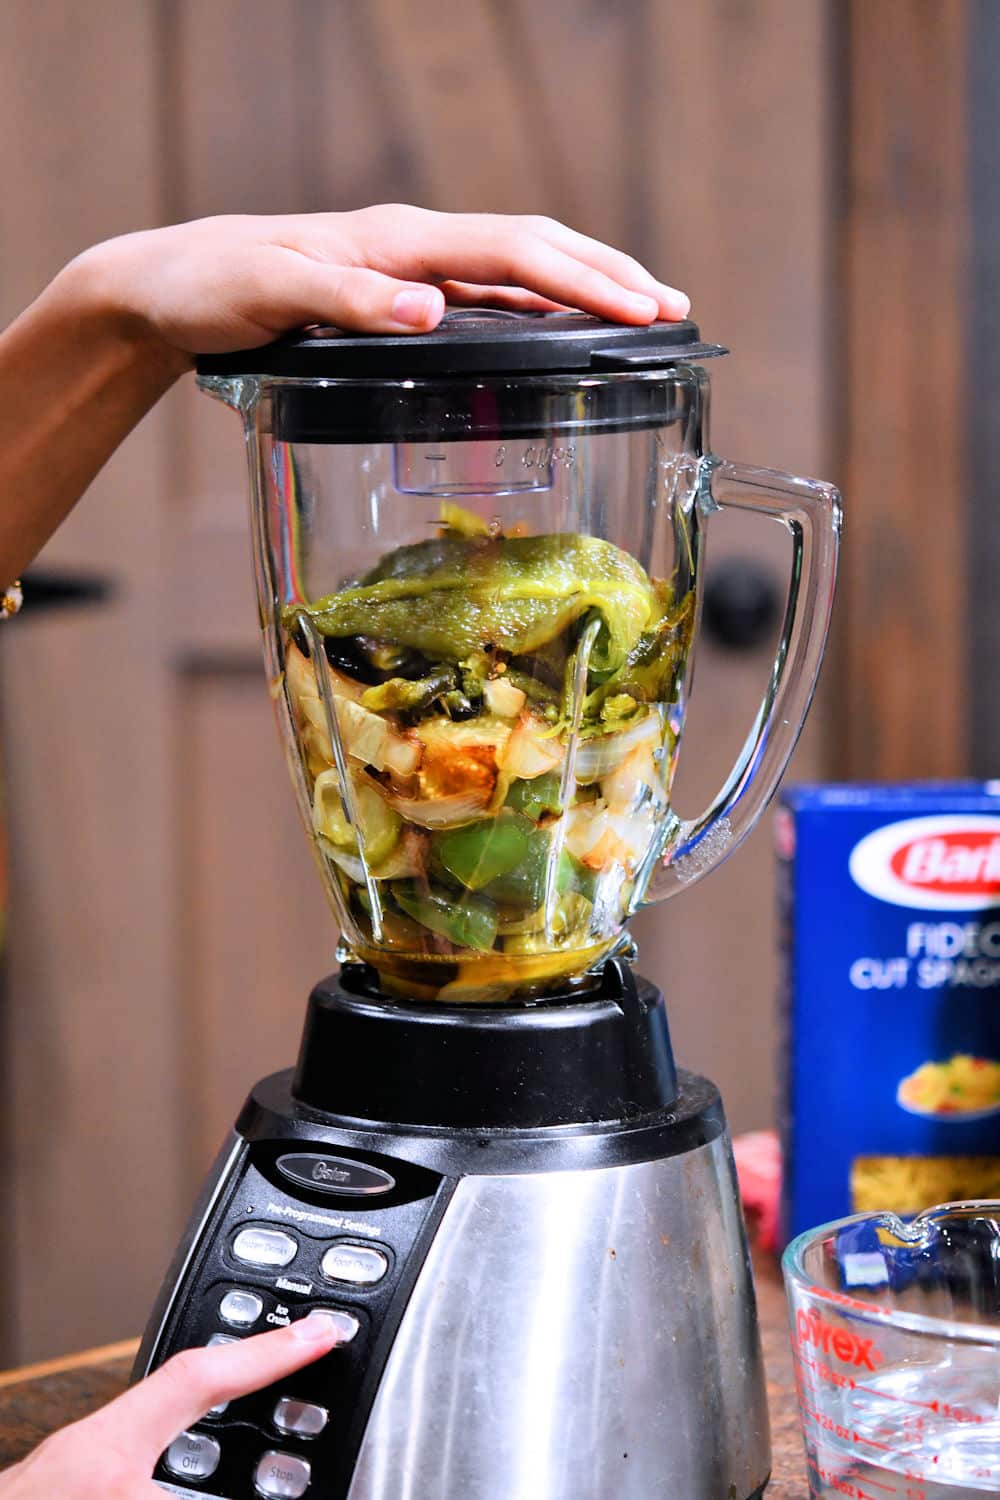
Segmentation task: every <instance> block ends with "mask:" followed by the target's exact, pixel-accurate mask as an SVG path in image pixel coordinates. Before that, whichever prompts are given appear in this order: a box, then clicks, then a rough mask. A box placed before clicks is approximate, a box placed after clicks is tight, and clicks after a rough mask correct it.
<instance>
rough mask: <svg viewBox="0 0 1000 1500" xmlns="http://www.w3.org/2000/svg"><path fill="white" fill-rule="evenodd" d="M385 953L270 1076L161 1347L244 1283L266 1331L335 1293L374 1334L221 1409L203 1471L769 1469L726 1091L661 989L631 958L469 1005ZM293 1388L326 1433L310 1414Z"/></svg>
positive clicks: (621, 1480)
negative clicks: (673, 1045) (601, 976)
mask: <svg viewBox="0 0 1000 1500" xmlns="http://www.w3.org/2000/svg"><path fill="white" fill-rule="evenodd" d="M363 978H364V976H359V975H357V974H350V973H347V974H342V975H341V976H339V977H334V978H331V979H330V980H325V981H322V982H321V983H320V984H319V985H318V986H317V987H316V989H315V990H314V991H313V995H312V997H311V999H310V1019H309V1022H308V1023H307V1026H306V1031H305V1037H304V1042H303V1055H302V1058H301V1059H300V1066H299V1069H298V1070H297V1072H296V1073H295V1074H294V1075H293V1074H291V1073H287V1072H286V1073H280V1074H274V1075H272V1076H271V1077H270V1078H266V1079H262V1080H261V1081H260V1082H259V1083H258V1084H257V1085H256V1086H255V1088H254V1089H253V1091H252V1093H251V1095H250V1098H249V1099H248V1100H247V1103H246V1105H245V1106H244V1109H243V1111H242V1112H241V1114H240V1117H239V1120H238V1122H237V1130H236V1136H235V1138H234V1140H233V1142H232V1143H231V1149H229V1150H228V1151H227V1152H226V1153H224V1155H223V1156H222V1157H220V1160H219V1163H218V1166H217V1169H216V1173H215V1174H214V1176H213V1178H212V1180H211V1182H210V1183H209V1185H208V1187H207V1189H206V1191H205V1194H204V1196H203V1200H202V1203H201V1204H200V1206H199V1208H198V1210H197V1211H196V1213H195V1215H194V1217H193V1219H192V1222H191V1226H190V1229H189V1231H188V1234H187V1236H186V1237H185V1240H184V1242H183V1244H182V1246H181V1247H180V1249H179V1251H178V1254H177V1257H176V1259H175V1262H174V1266H173V1267H172V1269H171V1272H170V1274H169V1275H168V1277H167V1280H166V1282H165V1284H164V1287H163V1291H162V1294H161V1297H160V1300H159V1303H158V1305H157V1308H156V1311H155V1313H154V1316H153V1318H152V1320H151V1322H150V1325H149V1328H148V1330H147V1334H146V1338H145V1339H144V1341H143V1345H142V1348H141V1350H140V1354H139V1358H138V1360H137V1363H136V1375H137V1376H140V1375H144V1374H147V1373H148V1372H149V1371H150V1370H152V1369H154V1368H156V1366H158V1365H160V1364H162V1363H163V1361H164V1360H165V1359H167V1358H169V1356H170V1355H171V1354H172V1353H173V1352H174V1351H175V1350H178V1349H183V1348H187V1347H191V1346H193V1345H198V1344H204V1343H207V1342H208V1341H210V1340H211V1339H212V1338H213V1337H215V1336H217V1335H218V1334H219V1333H226V1332H229V1331H231V1330H230V1325H229V1324H228V1322H227V1317H228V1314H227V1311H226V1307H225V1303H226V1301H227V1300H228V1299H229V1298H230V1297H231V1295H232V1293H233V1292H238V1293H241V1294H242V1295H243V1297H244V1299H248V1300H249V1302H250V1304H251V1306H252V1307H253V1308H254V1309H255V1310H256V1315H255V1316H254V1317H253V1318H252V1320H251V1321H250V1322H248V1323H247V1324H246V1328H245V1330H244V1331H246V1332H250V1331H253V1330H255V1329H256V1328H258V1327H264V1326H267V1325H268V1324H273V1323H277V1322H287V1321H289V1319H294V1318H298V1317H303V1316H305V1315H306V1314H307V1313H308V1311H309V1310H310V1308H312V1307H316V1306H321V1307H326V1308H334V1309H338V1310H340V1311H342V1312H344V1313H346V1314H348V1315H349V1319H350V1321H351V1322H352V1323H353V1324H354V1325H355V1326H354V1335H353V1337H351V1338H349V1339H348V1341H347V1342H346V1343H345V1344H344V1345H343V1346H342V1347H340V1348H339V1349H337V1350H335V1351H333V1353H332V1354H330V1355H327V1356H326V1357H325V1358H323V1359H321V1360H319V1361H318V1362H317V1363H316V1364H315V1365H312V1366H310V1367H308V1368H307V1369H305V1370H303V1371H300V1372H298V1373H297V1374H296V1375H295V1376H293V1377H290V1378H289V1379H288V1380H287V1381H283V1382H280V1383H279V1384H278V1385H277V1386H275V1387H272V1388H270V1389H269V1390H266V1391H261V1392H256V1393H252V1394H251V1395H249V1396H246V1397H241V1398H239V1399H238V1400H236V1401H234V1402H232V1403H230V1405H229V1406H228V1407H227V1408H226V1409H225V1410H224V1411H222V1412H220V1413H216V1414H214V1415H211V1414H210V1415H209V1416H208V1417H206V1419H205V1421H204V1422H203V1423H199V1424H196V1427H195V1432H194V1437H193V1442H194V1443H195V1445H196V1446H197V1445H199V1444H200V1449H201V1453H202V1455H207V1461H209V1462H211V1463H214V1467H211V1468H208V1467H206V1468H205V1469H204V1471H203V1474H202V1477H203V1479H204V1480H207V1481H208V1485H207V1487H206V1489H203V1490H200V1491H198V1493H206V1492H207V1491H211V1494H212V1496H214V1497H226V1500H250V1497H251V1496H253V1495H255V1494H266V1493H272V1494H276V1493H284V1492H285V1491H282V1490H281V1489H280V1484H284V1483H285V1479H286V1478H287V1477H288V1476H291V1479H292V1480H293V1481H296V1483H297V1484H298V1488H297V1489H296V1490H295V1492H296V1493H298V1494H301V1495H303V1496H304V1497H305V1500H310V1497H312V1496H315V1497H316V1500H751V1497H753V1496H755V1495H759V1494H760V1492H761V1491H762V1488H763V1486H764V1484H765V1483H766V1478H767V1475H768V1472H769V1469H770V1454H769V1443H768V1422H767V1408H766V1399H765V1386H764V1376H763V1367H762V1360H761V1353H760V1345H759V1339H758V1330H757V1319H756V1309H755V1304H754V1294H753V1284H752V1278H751V1272H750V1263H749V1256H748V1253H747V1246H746V1239H745V1235H744V1230H743V1220H742V1215H741V1212H740V1206H739V1197H738V1193H737V1185H736V1175H735V1171H734V1168H733V1161H732V1153H731V1151H730V1146H729V1138H728V1134H727V1131H726V1128H725V1120H724V1116H723V1112H722V1105H721V1101H720V1099H719V1096H718V1092H717V1090H716V1089H715V1088H714V1086H713V1085H712V1084H711V1083H709V1082H708V1080H707V1079H703V1078H698V1077H697V1076H695V1075H693V1074H690V1073H686V1072H684V1071H683V1070H675V1069H674V1066H673V1063H672V1060H671V1057H670V1049H669V1039H668V1036H667V1030H666V1018H665V1014H664V1010H663V1001H662V997H661V996H660V995H659V992H658V991H656V990H655V989H654V988H653V987H652V986H650V985H648V984H647V983H646V982H645V981H642V980H638V981H637V980H636V979H635V977H634V976H631V974H630V973H629V972H628V971H626V970H621V969H612V968H610V967H609V969H608V972H607V973H606V974H605V985H604V989H603V990H602V991H601V992H600V993H598V994H596V995H594V996H592V997H590V998H588V999H587V1000H574V1001H572V1002H570V1003H562V1002H550V1003H546V1004H543V1005H538V1006H536V1007H527V1008H518V1009H517V1010H512V1011H510V1012H509V1013H507V1012H505V1011H503V1010H500V1009H497V1010H494V1011H492V1012H490V1013H488V1014H480V1013H479V1012H474V1013H473V1014H472V1015H468V1014H467V1013H466V1011H465V1010H461V1011H460V1010H459V1008H457V1007H455V1008H452V1011H449V1009H448V1008H447V1007H442V1006H436V1007H421V1006H418V1005H411V1004H407V1003H404V1002H400V1001H394V1002H392V1003H391V1004H389V1003H387V1002H382V1003H380V1004H376V1003H373V1002H372V1000H371V999H370V998H369V997H368V996H367V995H366V993H365V992H364V987H363V985H362V984H361V980H362V979H363ZM324 1062H325V1066H323V1064H324ZM445 1064H446V1065H445ZM657 1098H659V1099H660V1102H659V1104H656V1102H655V1101H656V1099H657ZM366 1100H367V1101H368V1110H369V1112H368V1113H365V1112H364V1108H363V1106H364V1105H365V1101H366ZM338 1102H339V1109H338V1108H337V1103H338ZM572 1109H575V1110H576V1111H577V1118H576V1120H575V1121H574V1120H573V1119H572V1116H570V1118H569V1119H566V1118H565V1117H566V1115H567V1114H568V1113H569V1112H570V1111H571V1110H572ZM401 1120H403V1121H406V1122H407V1123H405V1124H403V1123H399V1122H400V1121H401ZM391 1121H395V1122H396V1123H389V1122H391ZM359 1268H360V1269H361V1270H363V1271H365V1272H367V1271H370V1270H372V1268H374V1275H370V1276H369V1275H367V1274H362V1275H360V1276H359V1275H355V1274H354V1272H355V1271H357V1270H358V1269H359ZM288 1399H291V1400H294V1401H296V1402H299V1403H302V1402H304V1403H306V1404H307V1406H308V1408H309V1410H310V1411H311V1413H312V1414H313V1416H314V1417H315V1418H316V1420H317V1422H318V1423H319V1431H318V1435H316V1436H313V1437H309V1436H307V1435H302V1434H299V1435H298V1436H296V1435H295V1434H294V1433H293V1434H288V1433H287V1432H286V1430H285V1428H284V1427H283V1426H282V1425H281V1420H282V1419H281V1418H280V1408H281V1407H282V1406H283V1404H284V1403H285V1402H286V1401H287V1400H288ZM185 1452H186V1450H185ZM274 1463H278V1464H279V1467H281V1466H283V1472H282V1474H280V1475H278V1476H277V1478H278V1481H279V1487H278V1488H277V1489H276V1488H275V1486H274V1485H273V1484H272V1486H271V1488H270V1490H268V1486H267V1483H265V1484H264V1485H263V1487H261V1486H260V1485H259V1484H258V1483H257V1481H258V1480H259V1478H260V1474H261V1465H262V1464H263V1465H264V1466H265V1468H266V1466H267V1465H268V1464H272V1465H273V1464H274ZM285 1470H287V1474H286V1473H285V1472H284V1471H285ZM187 1472H189V1471H185V1473H181V1474H178V1472H177V1468H176V1466H174V1467H172V1466H171V1462H170V1461H169V1455H167V1456H165V1458H164V1460H163V1461H162V1462H161V1463H160V1464H159V1465H158V1467H157V1474H156V1477H157V1479H158V1480H159V1481H160V1482H161V1483H165V1484H166V1487H167V1489H168V1491H169V1492H172V1493H178V1492H180V1493H188V1491H185V1489H184V1483H185V1478H186V1474H187ZM264 1477H265V1480H267V1479H268V1477H269V1476H268V1475H266V1474H265V1476H264ZM303 1479H305V1488H304V1489H303V1488H302V1480H303ZM292 1487H293V1488H295V1485H294V1484H293V1486H292ZM288 1492H289V1493H291V1491H290V1490H289V1491H288ZM192 1493H193V1492H192Z"/></svg>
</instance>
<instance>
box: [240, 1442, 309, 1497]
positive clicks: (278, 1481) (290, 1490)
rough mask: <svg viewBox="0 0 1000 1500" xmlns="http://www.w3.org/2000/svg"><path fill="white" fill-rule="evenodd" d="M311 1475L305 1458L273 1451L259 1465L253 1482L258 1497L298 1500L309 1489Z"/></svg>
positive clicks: (266, 1454) (265, 1455)
mask: <svg viewBox="0 0 1000 1500" xmlns="http://www.w3.org/2000/svg"><path fill="white" fill-rule="evenodd" d="M310 1474H311V1470H310V1468H309V1465H308V1464H307V1463H306V1461H305V1459H304V1458H297V1457H296V1456H295V1454H294V1453H276V1452H275V1451H274V1450H273V1449H272V1450H271V1452H270V1453H265V1454H264V1457H263V1458H262V1459H261V1461H260V1463H259V1464H258V1465H257V1469H256V1472H255V1474H254V1476H253V1482H254V1484H255V1485H256V1486H257V1493H258V1495H266V1496H267V1497H268V1500H298V1497H299V1496H300V1495H304V1494H305V1492H306V1490H307V1489H308V1488H309V1478H310Z"/></svg>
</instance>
